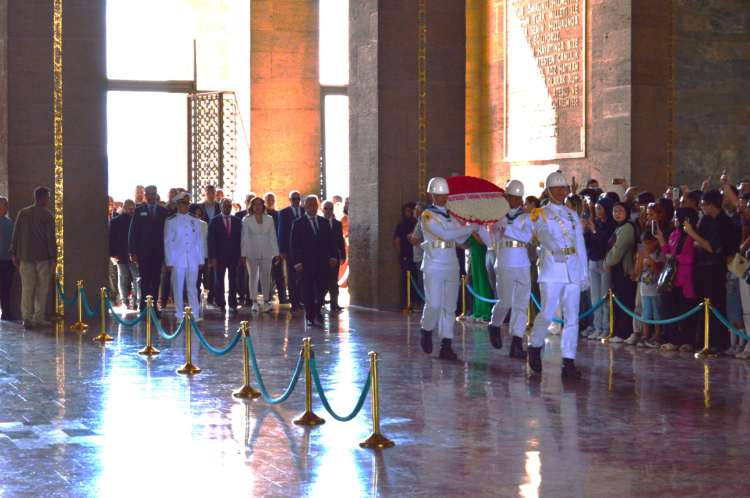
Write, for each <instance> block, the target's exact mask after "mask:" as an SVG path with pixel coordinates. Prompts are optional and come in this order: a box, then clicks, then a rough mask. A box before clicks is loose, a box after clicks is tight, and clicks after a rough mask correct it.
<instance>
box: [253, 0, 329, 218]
mask: <svg viewBox="0 0 750 498" xmlns="http://www.w3.org/2000/svg"><path fill="white" fill-rule="evenodd" d="M251 9H252V10H251V29H250V36H251V42H250V50H251V54H250V78H251V92H250V95H251V97H250V146H251V168H250V173H251V186H252V189H253V191H254V192H255V193H256V194H258V195H263V193H264V192H267V191H272V192H275V193H276V195H277V202H278V203H279V208H283V207H285V206H287V205H288V203H289V201H288V196H287V194H288V193H289V191H290V190H292V189H296V190H299V191H300V192H302V195H306V194H320V77H319V68H318V44H319V43H318V31H319V27H318V26H319V24H318V11H319V8H318V2H317V1H315V0H283V1H282V0H260V1H255V0H254V1H253V2H252V7H251ZM243 194H244V193H243Z"/></svg>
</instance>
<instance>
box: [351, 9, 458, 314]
mask: <svg viewBox="0 0 750 498" xmlns="http://www.w3.org/2000/svg"><path fill="white" fill-rule="evenodd" d="M424 4H425V8H426V16H425V17H424V19H425V21H426V24H427V46H426V68H427V71H426V92H425V94H426V95H425V101H426V111H427V112H426V149H427V166H426V178H427V180H429V179H430V178H431V177H433V176H450V175H451V174H453V173H459V174H463V172H464V167H465V166H464V162H465V144H464V137H465V133H464V127H465V110H466V105H465V99H466V60H465V51H466V12H465V4H464V2H456V1H452V0H430V1H427V2H424ZM419 6H420V2H419V0H406V1H405V0H352V1H351V2H350V4H349V9H350V10H349V20H350V23H349V33H350V35H349V36H350V43H349V50H350V57H349V60H350V66H349V68H350V69H349V71H350V76H349V81H350V84H349V140H350V149H349V150H350V175H351V176H350V198H351V202H350V208H349V220H350V221H349V240H350V244H351V245H350V269H351V270H350V278H349V285H350V287H349V289H350V294H351V299H352V304H354V305H357V306H364V307H368V308H376V309H380V310H398V309H400V307H401V306H402V303H400V295H401V291H400V288H399V285H400V281H399V262H398V256H397V254H396V252H395V250H394V248H393V233H394V231H395V229H396V225H397V224H398V223H399V222H400V221H401V219H402V218H401V207H402V205H403V204H404V203H406V202H414V201H416V200H418V198H419V91H418V89H419V87H418V78H419V68H418V57H419V25H420V16H419V8H420V7H419Z"/></svg>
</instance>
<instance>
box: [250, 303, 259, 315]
mask: <svg viewBox="0 0 750 498" xmlns="http://www.w3.org/2000/svg"><path fill="white" fill-rule="evenodd" d="M250 311H252V312H253V313H257V312H259V311H260V306H258V303H253V307H252V308H251V309H250Z"/></svg>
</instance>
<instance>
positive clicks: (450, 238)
mask: <svg viewBox="0 0 750 498" xmlns="http://www.w3.org/2000/svg"><path fill="white" fill-rule="evenodd" d="M427 192H428V193H429V194H431V196H432V202H433V204H432V205H431V206H429V207H428V208H427V209H426V210H425V212H424V213H423V214H422V232H423V235H424V239H425V241H424V242H423V243H422V248H423V249H424V251H425V252H424V258H423V259H422V272H423V273H424V294H425V305H424V311H423V312H422V341H421V343H422V350H423V351H424V352H425V353H427V354H430V353H432V331H433V330H434V329H435V327H438V332H439V334H440V337H441V339H442V342H441V344H440V358H444V359H448V360H455V359H456V358H458V355H457V354H456V353H455V352H454V351H453V348H451V343H452V342H453V325H454V324H455V322H456V301H457V300H458V288H459V285H460V272H459V267H458V257H456V244H461V243H463V242H464V241H466V239H468V238H469V236H470V235H471V234H472V232H476V231H477V230H479V225H478V224H476V223H470V224H468V225H466V226H461V224H460V223H459V221H458V220H457V219H456V218H454V217H453V216H451V215H450V213H449V212H448V209H447V208H446V207H445V205H446V204H447V203H448V193H449V192H448V182H446V181H445V179H444V178H438V177H435V178H433V179H432V180H430V184H429V185H428V186H427Z"/></svg>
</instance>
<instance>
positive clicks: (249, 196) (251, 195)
mask: <svg viewBox="0 0 750 498" xmlns="http://www.w3.org/2000/svg"><path fill="white" fill-rule="evenodd" d="M256 197H257V195H255V192H250V193H249V194H247V195H246V196H245V209H243V210H242V211H237V212H236V213H234V215H235V216H236V217H237V218H239V219H242V218H244V217H245V216H247V215H248V214H250V203H251V202H253V199H255V198H256Z"/></svg>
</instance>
